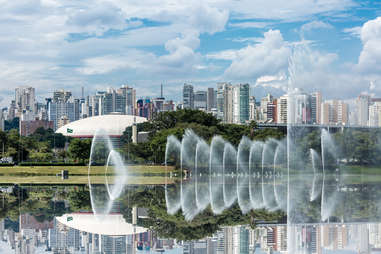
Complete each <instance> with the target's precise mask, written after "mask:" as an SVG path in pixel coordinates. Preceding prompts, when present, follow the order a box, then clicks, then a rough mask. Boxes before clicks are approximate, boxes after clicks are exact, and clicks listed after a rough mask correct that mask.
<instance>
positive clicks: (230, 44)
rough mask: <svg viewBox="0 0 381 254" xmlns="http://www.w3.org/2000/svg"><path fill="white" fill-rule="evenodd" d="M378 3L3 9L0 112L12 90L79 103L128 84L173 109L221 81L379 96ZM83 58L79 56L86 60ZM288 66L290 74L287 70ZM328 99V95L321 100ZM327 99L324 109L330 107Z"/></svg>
mask: <svg viewBox="0 0 381 254" xmlns="http://www.w3.org/2000/svg"><path fill="white" fill-rule="evenodd" d="M379 7H380V5H379V3H375V2H371V1H367V2H364V1H352V0H345V1H341V0H326V1H324V3H320V2H316V1H312V0H311V1H307V2H306V1H300V0H294V1H291V2H289V3H288V5H284V4H282V2H279V1H269V2H266V3H260V4H259V3H257V2H252V1H240V2H234V4H231V3H230V2H229V1H202V2H201V1H200V2H197V3H194V2H192V3H189V2H184V1H175V2H173V1H166V2H163V3H162V4H161V5H160V6H157V8H152V3H150V2H148V1H139V2H134V3H123V2H119V1H98V2H97V4H91V5H90V4H88V3H86V2H81V3H72V2H69V1H54V0H45V1H41V2H32V1H17V2H8V1H6V2H4V4H3V8H2V9H1V11H0V13H1V15H2V17H4V22H2V24H1V26H0V32H1V34H2V35H3V36H2V38H3V39H2V41H1V45H2V48H3V54H2V60H1V62H0V64H1V66H3V68H2V71H1V72H0V78H1V79H2V84H1V85H0V94H1V95H0V96H1V98H0V100H1V101H0V106H2V107H3V106H6V105H8V104H9V102H10V98H11V97H13V91H12V90H10V89H9V88H10V87H19V86H32V87H35V88H36V91H40V92H38V94H39V96H41V97H38V98H37V100H41V98H44V97H47V95H48V94H50V93H52V92H53V91H54V90H56V89H60V88H63V89H65V90H70V91H72V92H73V94H74V95H76V96H79V95H80V93H81V87H82V86H83V87H84V88H85V90H86V91H88V92H89V93H94V92H95V91H96V90H99V88H101V87H105V86H116V87H119V86H120V85H123V84H126V83H127V84H129V85H131V86H133V87H136V89H137V94H145V95H147V96H150V97H155V96H156V95H157V94H158V93H159V92H158V91H160V84H162V83H163V84H164V85H165V86H166V89H165V90H166V94H165V96H166V98H169V99H174V100H177V101H179V100H180V97H179V95H180V94H181V89H182V84H183V83H187V82H190V83H193V84H195V85H196V89H195V90H200V89H202V90H205V89H207V88H208V87H210V86H212V85H213V84H216V83H218V82H222V81H228V82H232V83H250V84H252V85H253V87H254V89H256V90H257V93H259V94H260V93H262V95H260V96H259V97H262V96H263V95H264V94H266V92H271V93H272V94H273V93H274V90H278V89H279V90H280V91H284V90H285V88H286V87H287V83H288V79H289V78H288V76H289V75H288V73H289V69H290V70H291V73H293V75H292V81H293V83H294V84H295V86H296V87H301V88H304V89H305V90H309V89H311V90H321V91H322V93H323V94H327V95H328V96H330V97H331V96H332V98H334V97H338V96H342V97H343V99H350V98H355V97H356V96H357V95H358V94H360V93H361V92H365V93H369V94H372V93H375V94H380V92H381V87H380V84H381V81H380V77H381V75H380V72H379V70H380V69H379V64H377V63H379V62H380V60H381V55H380V54H379V53H378V51H377V45H378V44H379V42H380V40H381V32H380V31H381V17H379V16H380V13H379ZM84 49H86V50H84ZM290 59H291V61H289V60H290ZM289 62H291V64H289ZM328 91H329V92H328ZM332 98H327V99H332Z"/></svg>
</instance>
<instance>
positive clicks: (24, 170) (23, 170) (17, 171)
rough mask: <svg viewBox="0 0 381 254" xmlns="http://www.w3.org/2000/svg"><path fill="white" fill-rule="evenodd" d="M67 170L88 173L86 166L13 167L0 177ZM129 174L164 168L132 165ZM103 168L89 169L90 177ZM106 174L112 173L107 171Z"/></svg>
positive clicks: (0, 171)
mask: <svg viewBox="0 0 381 254" xmlns="http://www.w3.org/2000/svg"><path fill="white" fill-rule="evenodd" d="M63 169H65V170H69V174H70V175H86V176H87V173H88V167H87V166H14V167H0V175H38V176H46V175H54V176H55V175H56V174H58V173H61V170H63ZM128 169H129V172H130V173H132V174H164V173H165V167H164V166H147V165H132V166H128ZM104 173H105V166H93V167H91V172H90V174H91V175H104ZM108 173H112V170H109V171H108Z"/></svg>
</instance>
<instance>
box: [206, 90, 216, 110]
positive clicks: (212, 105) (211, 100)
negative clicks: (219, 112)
mask: <svg viewBox="0 0 381 254" xmlns="http://www.w3.org/2000/svg"><path fill="white" fill-rule="evenodd" d="M215 100H216V97H215V92H214V88H211V87H209V88H208V98H207V110H208V111H211V110H212V108H215Z"/></svg>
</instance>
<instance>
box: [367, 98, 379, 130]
mask: <svg viewBox="0 0 381 254" xmlns="http://www.w3.org/2000/svg"><path fill="white" fill-rule="evenodd" d="M369 126H370V127H381V101H375V102H374V103H373V104H372V105H370V106H369Z"/></svg>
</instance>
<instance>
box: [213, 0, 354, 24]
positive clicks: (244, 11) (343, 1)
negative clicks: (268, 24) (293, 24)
mask: <svg viewBox="0 0 381 254" xmlns="http://www.w3.org/2000/svg"><path fill="white" fill-rule="evenodd" d="M216 5H217V6H225V8H228V9H230V10H231V13H232V16H233V17H234V18H237V19H251V18H252V19H270V20H271V19H273V20H274V19H275V20H284V21H292V20H305V19H307V18H309V17H311V16H313V15H316V14H325V15H329V14H334V13H336V14H337V13H340V12H342V11H344V10H347V9H348V8H350V7H353V6H355V5H356V3H355V2H354V1H352V0H320V1H316V0H289V1H287V3H286V2H284V1H283V0H273V1H262V0H241V1H230V0H225V1H218V2H217V3H216Z"/></svg>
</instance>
